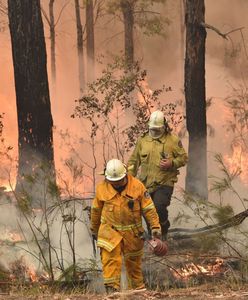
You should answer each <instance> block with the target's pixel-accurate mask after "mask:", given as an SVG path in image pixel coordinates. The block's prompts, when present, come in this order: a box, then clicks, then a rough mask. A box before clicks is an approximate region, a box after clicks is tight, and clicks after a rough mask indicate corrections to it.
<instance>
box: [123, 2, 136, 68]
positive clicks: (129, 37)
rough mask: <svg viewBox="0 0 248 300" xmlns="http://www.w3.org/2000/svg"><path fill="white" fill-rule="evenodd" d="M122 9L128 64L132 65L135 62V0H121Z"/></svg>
mask: <svg viewBox="0 0 248 300" xmlns="http://www.w3.org/2000/svg"><path fill="white" fill-rule="evenodd" d="M120 4H121V10H122V13H123V18H124V34H125V37H124V41H125V42H124V44H125V59H126V63H127V65H132V64H133V62H134V40H133V28H134V16H133V10H134V2H133V0H121V2H120Z"/></svg>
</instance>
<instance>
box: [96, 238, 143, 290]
mask: <svg viewBox="0 0 248 300" xmlns="http://www.w3.org/2000/svg"><path fill="white" fill-rule="evenodd" d="M123 247H124V242H123V240H122V241H121V242H120V243H119V244H118V245H117V246H116V247H115V248H114V249H113V250H112V251H111V252H108V251H107V250H105V249H103V248H101V260H102V267H103V279H104V284H105V285H109V286H112V287H114V288H116V289H119V288H120V280H121V266H122V254H123V257H124V262H125V267H126V273H127V280H128V287H129V288H141V287H144V283H143V275H142V269H141V262H142V255H143V250H138V251H134V252H126V251H124V252H123Z"/></svg>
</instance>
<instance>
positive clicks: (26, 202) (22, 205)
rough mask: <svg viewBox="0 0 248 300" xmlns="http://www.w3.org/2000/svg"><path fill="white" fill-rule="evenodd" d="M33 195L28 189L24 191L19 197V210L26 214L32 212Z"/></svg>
mask: <svg viewBox="0 0 248 300" xmlns="http://www.w3.org/2000/svg"><path fill="white" fill-rule="evenodd" d="M31 204H32V196H31V195H30V194H29V193H27V192H26V191H24V190H23V191H22V192H21V193H20V194H19V196H18V198H17V205H18V208H19V210H20V211H21V212H22V213H24V214H30V212H31V208H32V205H31Z"/></svg>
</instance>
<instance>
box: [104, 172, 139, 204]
mask: <svg viewBox="0 0 248 300" xmlns="http://www.w3.org/2000/svg"><path fill="white" fill-rule="evenodd" d="M127 180H128V182H127V186H126V188H125V189H124V190H123V191H122V192H121V195H122V196H126V195H128V196H129V197H131V198H133V197H135V193H134V189H133V181H134V177H133V176H132V175H130V174H128V175H127ZM117 194H118V192H117V191H116V190H115V189H114V188H113V187H112V185H111V184H110V183H109V182H107V181H104V182H103V185H102V188H101V198H102V199H104V200H110V199H112V198H114V197H115V196H116V195H117Z"/></svg>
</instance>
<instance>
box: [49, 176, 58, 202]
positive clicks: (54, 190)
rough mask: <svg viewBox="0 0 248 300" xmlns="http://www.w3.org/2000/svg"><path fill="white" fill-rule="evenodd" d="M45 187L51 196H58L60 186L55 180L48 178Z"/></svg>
mask: <svg viewBox="0 0 248 300" xmlns="http://www.w3.org/2000/svg"><path fill="white" fill-rule="evenodd" d="M47 189H48V193H49V194H50V195H51V197H52V198H59V197H60V188H59V186H58V185H57V183H56V181H54V180H51V179H49V180H48V187H47Z"/></svg>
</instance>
